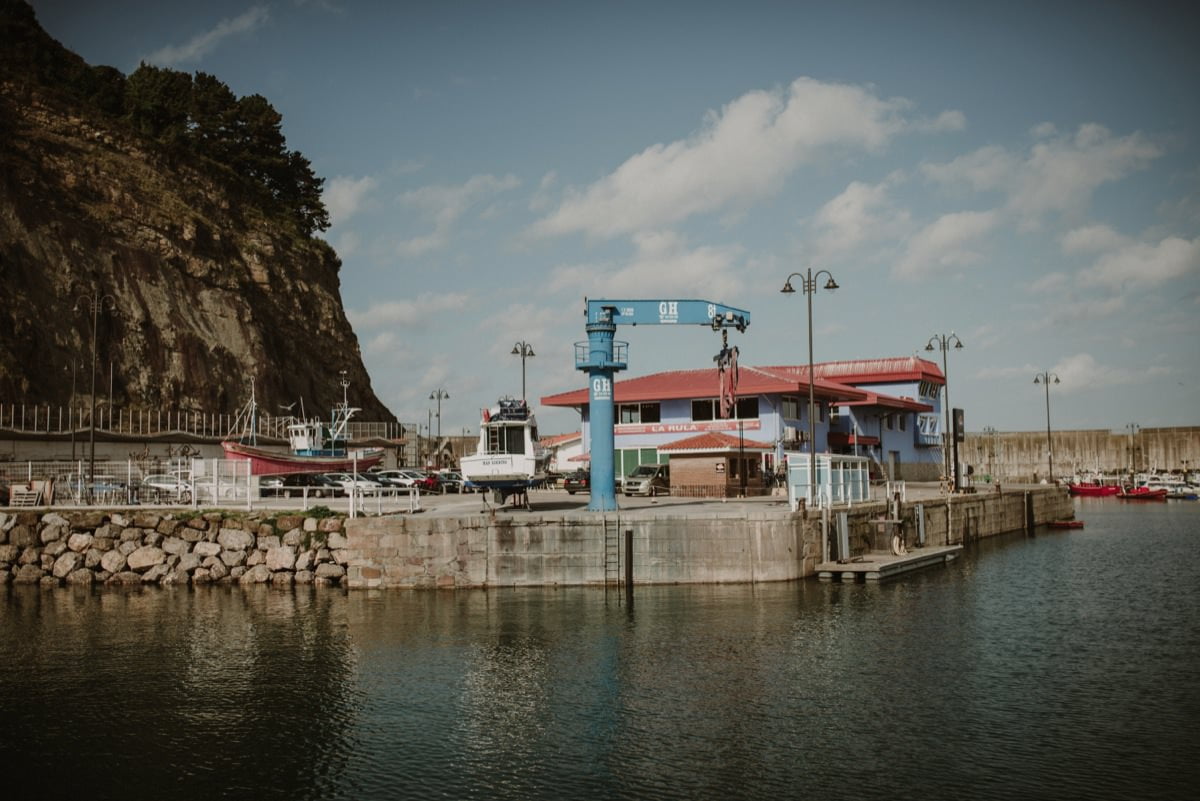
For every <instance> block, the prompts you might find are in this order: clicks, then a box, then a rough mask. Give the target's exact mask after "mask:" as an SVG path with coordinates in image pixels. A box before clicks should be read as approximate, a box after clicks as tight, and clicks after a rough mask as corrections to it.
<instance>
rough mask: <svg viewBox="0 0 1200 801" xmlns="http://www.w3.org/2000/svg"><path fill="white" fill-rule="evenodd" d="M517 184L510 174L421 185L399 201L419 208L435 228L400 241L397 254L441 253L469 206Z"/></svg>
mask: <svg viewBox="0 0 1200 801" xmlns="http://www.w3.org/2000/svg"><path fill="white" fill-rule="evenodd" d="M519 185H520V181H518V180H517V178H516V177H515V176H513V175H506V176H504V177H503V178H497V177H496V176H494V175H476V176H473V177H471V179H470V180H468V181H467V182H466V183H464V184H459V185H457V186H446V185H434V186H423V187H421V188H420V189H413V190H411V191H408V192H405V193H404V194H403V195H401V196H400V198H399V199H400V202H401V203H403V204H405V205H407V206H411V207H414V208H416V209H418V210H419V211H420V212H421V213H422V214H423V215H424V216H425V217H426V218H427V219H430V220H432V221H433V227H434V228H433V231H432V232H430V233H429V234H425V235H423V236H418V237H414V238H412V239H407V240H404V241H402V242H400V243H399V244H398V245H397V247H396V251H397V253H398V254H399V255H401V256H405V257H414V256H420V255H422V254H424V253H428V252H430V251H434V250H440V249H441V248H443V247H445V246H446V244H447V243H448V242H449V239H450V234H451V233H452V232H453V230H454V225H455V223H456V222H458V220H459V218H460V217H462V216H463V215H464V214H466V212H467V211H468V210H469V209H470V208H471V207H472V206H475V205H478V204H480V203H484V202H485V201H487V200H489V199H490V198H491V197H493V196H494V195H497V194H499V193H501V192H505V191H507V190H509V189H514V188H515V187H517V186H519ZM485 211H486V209H485Z"/></svg>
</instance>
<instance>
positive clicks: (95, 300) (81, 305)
mask: <svg viewBox="0 0 1200 801" xmlns="http://www.w3.org/2000/svg"><path fill="white" fill-rule="evenodd" d="M116 306H117V301H116V299H115V298H113V296H112V295H87V294H84V295H80V296H79V297H78V298H76V299H75V313H76V314H78V313H79V312H81V311H83V310H85V309H86V310H87V311H89V312H91V314H92V410H91V416H90V417H89V418H88V450H89V453H88V487H87V499H88V503H91V501H92V483H93V482H94V476H95V474H96V327H97V323H98V322H99V319H100V312H102V311H112V310H113V309H115V308H116Z"/></svg>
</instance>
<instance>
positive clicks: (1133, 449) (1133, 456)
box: [1125, 423, 1141, 480]
mask: <svg viewBox="0 0 1200 801" xmlns="http://www.w3.org/2000/svg"><path fill="white" fill-rule="evenodd" d="M1140 428H1141V426H1139V425H1138V424H1137V423H1126V424H1125V429H1126V430H1127V431H1129V477H1130V480H1132V479H1133V474H1134V473H1136V472H1137V445H1136V444H1135V442H1134V437H1136V436H1137V432H1138V429H1140Z"/></svg>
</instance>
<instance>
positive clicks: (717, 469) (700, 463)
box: [658, 431, 774, 498]
mask: <svg viewBox="0 0 1200 801" xmlns="http://www.w3.org/2000/svg"><path fill="white" fill-rule="evenodd" d="M772 450H774V446H772V445H771V444H770V443H767V442H758V441H757V440H752V439H745V438H744V437H737V436H733V435H731V434H723V433H721V432H719V431H706V432H704V433H703V434H697V435H696V436H694V437H687V438H685V439H681V440H677V441H675V442H672V443H670V444H668V445H663V446H661V447H659V449H658V452H659V453H660V454H662V455H663V456H669V457H670V464H671V494H672V495H676V496H681V497H685V498H736V497H738V496H742V495H747V496H749V495H765V494H766V493H767V492H769V490H768V489H767V488H766V486H765V485H764V483H763V474H762V463H763V454H764V453H770V452H771V451H772Z"/></svg>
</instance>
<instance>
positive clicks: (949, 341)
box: [925, 331, 963, 490]
mask: <svg viewBox="0 0 1200 801" xmlns="http://www.w3.org/2000/svg"><path fill="white" fill-rule="evenodd" d="M935 345H936V346H937V347H938V348H939V349H940V350H941V351H942V380H943V382H944V383H943V384H942V390H943V392H944V397H945V401H946V409H945V411H946V430H945V431H943V432H942V467H943V468H944V470H945V476H946V478H950V477H951V476H953V475H954V465H952V464H950V434H951V432H950V365H949V363H947V361H946V352H947V351H948V350H950V348H951V346H953V347H954V349H955V350H962V348H963V343H962V340H961V339H959V338H958V336H957V335H956V334H955V333H954V332H953V331H951V332H950V333H949V334H934V335H933V336H931V337H930V338H929V341H928V342H926V343H925V350H933V348H934V346H935ZM954 489H955V490H957V489H958V482H957V481H955V482H954Z"/></svg>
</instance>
